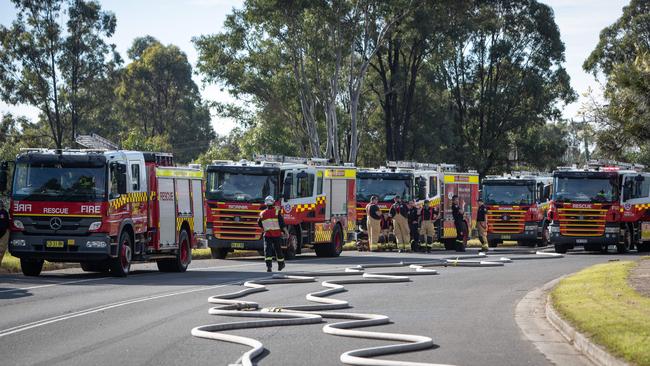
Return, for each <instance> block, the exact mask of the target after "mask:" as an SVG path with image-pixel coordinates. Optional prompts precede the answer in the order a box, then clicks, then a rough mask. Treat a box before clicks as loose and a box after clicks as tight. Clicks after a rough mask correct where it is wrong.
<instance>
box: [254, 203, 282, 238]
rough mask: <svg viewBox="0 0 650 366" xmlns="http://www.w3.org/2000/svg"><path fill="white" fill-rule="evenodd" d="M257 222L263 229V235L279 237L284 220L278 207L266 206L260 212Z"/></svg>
mask: <svg viewBox="0 0 650 366" xmlns="http://www.w3.org/2000/svg"><path fill="white" fill-rule="evenodd" d="M257 224H258V225H259V226H260V227H261V228H262V229H263V230H264V236H265V237H267V238H279V237H281V236H282V229H284V220H283V218H282V215H281V214H280V209H279V208H276V207H273V208H267V209H266V210H264V211H262V212H260V218H259V219H258V220H257Z"/></svg>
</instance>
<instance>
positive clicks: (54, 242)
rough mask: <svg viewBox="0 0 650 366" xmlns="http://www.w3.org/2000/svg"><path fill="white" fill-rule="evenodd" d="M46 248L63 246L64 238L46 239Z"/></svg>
mask: <svg viewBox="0 0 650 366" xmlns="http://www.w3.org/2000/svg"><path fill="white" fill-rule="evenodd" d="M45 247H46V248H63V240H47V241H45Z"/></svg>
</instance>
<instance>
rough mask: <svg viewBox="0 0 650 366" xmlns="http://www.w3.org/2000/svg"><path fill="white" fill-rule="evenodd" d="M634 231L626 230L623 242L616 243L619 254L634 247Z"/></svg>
mask: <svg viewBox="0 0 650 366" xmlns="http://www.w3.org/2000/svg"><path fill="white" fill-rule="evenodd" d="M632 245H633V243H632V231H630V230H629V229H626V230H625V236H624V237H623V244H616V252H618V254H624V253H627V252H629V251H630V249H632Z"/></svg>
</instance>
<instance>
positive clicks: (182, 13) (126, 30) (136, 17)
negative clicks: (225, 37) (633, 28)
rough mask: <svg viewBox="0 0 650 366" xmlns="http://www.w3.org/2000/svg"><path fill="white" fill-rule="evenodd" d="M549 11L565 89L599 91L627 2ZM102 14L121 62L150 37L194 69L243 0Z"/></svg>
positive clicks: (4, 2) (553, 1) (1, 12)
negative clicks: (604, 35) (595, 58)
mask: <svg viewBox="0 0 650 366" xmlns="http://www.w3.org/2000/svg"><path fill="white" fill-rule="evenodd" d="M541 2H542V3H545V4H547V5H549V6H551V7H552V8H553V11H554V13H555V21H556V23H557V24H558V26H559V28H560V33H561V37H562V40H563V42H564V45H565V47H566V63H565V67H566V69H567V71H568V73H569V76H570V77H571V85H572V86H573V88H574V89H575V91H576V92H577V93H578V94H579V95H582V94H583V93H585V92H586V91H587V90H588V88H590V87H591V88H592V89H594V90H599V89H600V87H599V84H598V82H597V81H596V80H595V79H594V77H593V76H592V75H590V74H587V73H586V72H584V71H583V70H582V63H583V62H584V60H585V59H586V58H587V57H588V56H589V54H590V53H591V51H592V50H593V49H594V47H595V46H596V44H597V43H598V36H599V33H600V31H601V30H602V29H603V28H604V27H606V26H608V25H610V24H612V23H614V22H615V21H616V19H618V18H619V17H620V16H621V14H622V8H623V6H625V5H626V4H627V3H628V1H627V0H541ZM100 3H101V5H102V8H103V9H104V10H110V11H112V12H114V13H115V15H116V17H117V29H116V32H115V35H114V36H113V37H112V38H111V39H110V42H111V43H114V44H115V45H116V46H117V50H118V51H119V52H120V54H122V57H124V58H125V59H127V57H126V50H127V49H128V48H129V47H130V46H131V43H132V41H133V39H134V38H136V37H141V36H144V35H151V36H153V37H155V38H157V39H158V40H159V41H161V42H162V43H164V44H175V45H177V46H178V47H180V48H181V50H183V51H184V52H185V53H186V54H187V57H188V60H189V61H190V63H192V65H193V66H194V65H195V64H196V59H197V53H196V49H195V48H194V45H193V44H192V38H193V37H196V36H199V35H203V34H213V33H218V32H219V31H220V30H221V28H222V24H223V21H224V19H225V17H226V15H227V14H229V13H230V12H231V11H232V9H233V7H235V8H237V7H241V5H242V3H243V0H155V1H151V0H100ZM14 18H15V10H14V7H13V5H12V4H11V2H10V1H9V0H0V24H2V25H5V26H8V25H9V24H10V23H11V21H13V19H14ZM194 80H195V81H196V83H197V84H198V85H199V86H200V87H201V93H202V95H203V97H204V98H205V99H207V100H215V101H220V102H229V101H234V99H233V98H232V97H231V96H230V95H229V94H228V93H227V92H225V91H223V90H221V88H220V87H219V86H217V85H203V83H202V82H201V78H200V76H198V75H195V76H194ZM582 99H583V98H582V96H581V97H580V99H579V100H578V101H577V102H575V103H572V104H570V105H568V106H566V107H564V109H563V115H564V117H565V118H575V117H576V115H577V113H578V111H579V109H580V103H581V100H582ZM5 112H12V113H14V114H18V115H25V116H27V117H29V118H32V119H36V117H37V115H38V112H37V111H36V110H35V108H33V107H29V106H8V105H6V104H4V103H2V102H0V114H2V113H5ZM212 125H213V127H214V129H215V131H216V132H217V133H218V134H227V133H228V132H229V131H230V130H231V129H232V128H234V127H235V126H236V124H235V123H234V122H233V121H230V120H227V119H221V118H218V117H215V116H213V117H212Z"/></svg>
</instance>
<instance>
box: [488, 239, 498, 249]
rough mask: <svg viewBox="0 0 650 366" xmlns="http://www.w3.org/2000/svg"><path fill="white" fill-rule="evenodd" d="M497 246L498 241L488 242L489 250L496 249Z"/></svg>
mask: <svg viewBox="0 0 650 366" xmlns="http://www.w3.org/2000/svg"><path fill="white" fill-rule="evenodd" d="M497 245H499V241H498V240H494V239H492V240H488V247H490V248H496V247H497Z"/></svg>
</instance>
